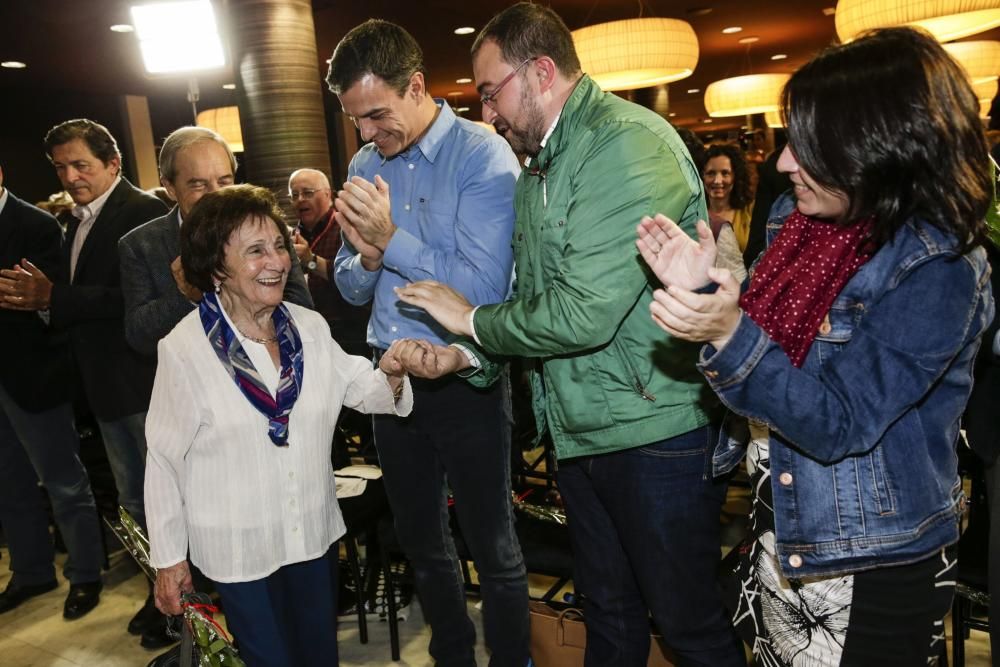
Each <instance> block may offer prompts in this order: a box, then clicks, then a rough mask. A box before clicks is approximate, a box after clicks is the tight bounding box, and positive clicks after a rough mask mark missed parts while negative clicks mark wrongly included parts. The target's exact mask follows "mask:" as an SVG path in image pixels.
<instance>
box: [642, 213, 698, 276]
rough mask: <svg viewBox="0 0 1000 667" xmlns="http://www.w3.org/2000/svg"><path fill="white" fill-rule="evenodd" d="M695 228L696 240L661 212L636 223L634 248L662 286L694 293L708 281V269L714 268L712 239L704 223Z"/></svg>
mask: <svg viewBox="0 0 1000 667" xmlns="http://www.w3.org/2000/svg"><path fill="white" fill-rule="evenodd" d="M696 229H697V232H698V240H697V241H695V240H694V239H692V238H691V237H690V236H688V235H687V234H686V233H685V232H684V230H682V229H681V228H680V227H679V226H678V225H677V223H675V222H674V221H673V220H671V219H670V218H668V217H666V216H665V215H663V214H661V213H657V214H656V217H653V218H650V217H649V216H646V217H644V218H643V219H642V221H641V222H640V223H639V227H638V229H637V231H638V234H639V238H638V239H637V240H636V242H635V245H636V247H637V248H639V254H641V255H642V258H643V259H644V260H645V261H646V264H648V265H649V268H650V269H652V270H653V273H654V274H655V275H656V277H657V278H658V279H659V281H660V282H661V283H663V284H664V285H665V286H668V287H669V286H671V285H676V286H678V287H682V288H684V289H686V290H697V289H701V288H703V287H705V286H706V285H708V284H709V283H710V282H711V280H710V278H709V276H708V270H709V269H710V268H712V267H713V266H715V257H716V254H717V252H716V247H715V239H714V238H713V237H712V230H711V229H710V228H709V226H708V225H707V224H706V223H705V221H704V220H699V221H698V225H697V227H696Z"/></svg>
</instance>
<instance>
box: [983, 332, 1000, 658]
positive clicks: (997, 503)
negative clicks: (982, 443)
mask: <svg viewBox="0 0 1000 667" xmlns="http://www.w3.org/2000/svg"><path fill="white" fill-rule="evenodd" d="M984 344H985V343H984ZM985 476H986V497H987V502H988V503H989V514H990V537H989V563H988V564H987V567H986V576H987V586H988V589H989V593H990V599H991V600H1000V459H994V460H993V462H992V463H990V464H988V465H986V466H985ZM998 604H1000V603H998ZM990 654H991V655H992V664H993V667H1000V615H996V619H995V620H994V621H993V622H991V623H990Z"/></svg>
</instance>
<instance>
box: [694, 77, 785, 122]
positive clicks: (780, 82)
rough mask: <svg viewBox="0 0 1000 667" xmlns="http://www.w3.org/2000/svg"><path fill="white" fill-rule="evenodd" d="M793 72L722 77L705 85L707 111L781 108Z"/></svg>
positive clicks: (725, 112)
mask: <svg viewBox="0 0 1000 667" xmlns="http://www.w3.org/2000/svg"><path fill="white" fill-rule="evenodd" d="M789 78H791V75H790V74H748V75H747V76H736V77H733V78H731V79H722V80H721V81H716V82H714V83H710V84H708V88H706V89H705V111H707V112H708V115H709V116H712V117H713V118H716V117H719V116H745V115H747V114H753V113H766V112H768V111H777V110H778V109H779V108H780V106H781V89H782V88H784V87H785V84H786V83H788V79H789Z"/></svg>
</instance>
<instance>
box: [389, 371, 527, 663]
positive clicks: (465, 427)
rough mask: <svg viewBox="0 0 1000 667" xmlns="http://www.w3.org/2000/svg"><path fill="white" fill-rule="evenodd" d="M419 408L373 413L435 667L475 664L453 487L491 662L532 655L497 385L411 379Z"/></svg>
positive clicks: (506, 430) (522, 660) (507, 444)
mask: <svg viewBox="0 0 1000 667" xmlns="http://www.w3.org/2000/svg"><path fill="white" fill-rule="evenodd" d="M413 405H414V407H413V413H412V414H411V415H410V416H409V417H406V418H399V417H395V416H390V415H376V416H375V420H374V427H375V445H376V448H377V449H378V453H379V462H380V464H381V466H382V472H383V475H384V479H385V487H386V491H387V492H388V495H389V503H390V505H391V507H392V511H393V515H394V516H395V527H396V535H397V537H398V539H399V542H400V545H401V546H402V547H403V551H405V552H406V555H407V557H408V558H409V559H410V561H411V562H412V564H413V570H414V575H415V583H416V589H417V594H418V595H419V596H420V605H421V607H422V608H423V611H424V618H425V619H426V620H427V621H428V623H429V624H430V626H431V643H430V654H431V656H432V657H433V658H434V660H435V661H436V664H437V665H438V667H457V666H463V667H465V666H468V665H475V664H476V662H475V654H474V648H473V647H474V645H475V639H476V636H475V629H474V627H473V624H472V621H471V620H470V619H469V616H468V614H467V613H466V608H465V590H464V586H463V582H462V575H461V570H460V568H459V563H458V557H457V555H456V552H455V545H454V542H453V540H452V537H451V531H450V529H449V524H448V503H447V496H448V487H450V488H451V491H452V493H453V494H454V497H455V512H456V515H457V517H458V524H459V527H460V528H461V531H462V536H463V538H464V539H465V543H466V544H467V545H468V547H469V551H470V552H471V553H472V558H473V561H474V562H475V565H476V571H477V572H478V573H479V583H480V588H481V592H482V597H483V631H484V633H485V634H486V645H487V646H488V647H489V649H490V651H491V654H492V657H491V659H490V665H493V666H494V667H508V666H509V667H524V666H525V665H526V664H527V663H528V583H527V579H526V574H525V568H524V559H523V558H522V556H521V547H520V545H519V544H518V541H517V535H516V534H515V532H514V518H513V508H512V503H511V488H510V437H509V433H510V429H509V424H508V422H507V419H508V418H507V412H506V411H505V410H504V403H503V395H502V391H501V387H500V386H495V387H494V388H493V389H491V390H489V391H485V392H484V391H479V390H476V389H474V388H472V387H471V386H470V385H468V384H466V383H465V381H463V380H461V379H458V378H447V379H444V380H435V381H427V380H419V379H418V380H414V381H413Z"/></svg>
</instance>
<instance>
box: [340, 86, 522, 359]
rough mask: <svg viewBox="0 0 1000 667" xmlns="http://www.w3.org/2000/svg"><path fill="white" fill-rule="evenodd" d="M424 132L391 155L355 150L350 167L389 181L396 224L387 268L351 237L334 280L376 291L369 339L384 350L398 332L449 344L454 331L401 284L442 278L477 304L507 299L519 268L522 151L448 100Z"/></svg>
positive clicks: (362, 299) (367, 296)
mask: <svg viewBox="0 0 1000 667" xmlns="http://www.w3.org/2000/svg"><path fill="white" fill-rule="evenodd" d="M438 104H440V106H441V112H440V113H439V114H438V115H437V118H436V119H435V120H434V122H433V123H432V124H431V126H430V128H428V130H427V132H426V133H425V134H424V136H423V137H422V138H421V139H420V140H419V141H418V142H417V143H416V144H414V145H412V146H410V148H408V149H407V150H406V151H404V152H402V153H400V154H398V155H395V156H393V157H391V158H389V159H386V158H384V157H383V156H382V155H381V154H380V153H379V152H378V150H377V148H376V147H375V144H374V143H369V144H367V145H365V146H364V147H363V148H362V149H361V150H359V151H358V153H357V155H355V156H354V159H353V160H351V165H350V167H349V168H348V176H349V177H350V176H361V177H362V178H364V179H366V180H368V181H371V182H374V181H375V175H376V174H377V175H379V176H381V177H382V178H383V179H384V180H385V181H386V182H387V183H388V184H389V200H390V211H391V214H392V221H393V223H394V224H395V225H396V227H397V229H396V232H395V234H393V236H392V239H391V240H390V241H389V244H388V245H387V246H386V249H385V255H384V257H383V259H382V262H383V263H382V268H380V269H379V270H377V271H366V270H365V268H364V267H363V266H362V265H361V256H360V255H359V254H358V253H357V251H356V250H355V249H354V248H353V247H351V246H350V244H349V243H348V242H347V240H346V239H345V241H344V244H343V245H342V246H341V248H340V251H339V252H338V253H337V257H336V259H335V261H334V281H335V282H336V284H337V287H338V288H339V289H340V292H341V294H343V296H344V299H345V300H347V301H348V302H349V303H352V304H355V305H363V304H365V303H368V302H369V301H371V300H372V299H373V298H374V299H375V303H374V306H373V308H372V316H371V319H370V320H369V322H368V343H369V344H370V345H372V346H373V347H377V348H381V349H386V348H388V347H389V345H390V344H391V343H392V341H394V340H396V339H397V338H421V339H426V340H430V341H432V342H434V343H438V344H440V343H444V342H445V341H446V339H447V337H449V334H448V332H447V331H446V330H445V329H444V328H443V327H441V326H440V325H438V324H437V323H436V322H435V321H434V319H433V318H432V317H430V316H429V315H428V314H427V313H426V312H424V311H423V309H420V308H415V307H413V306H408V305H406V304H404V303H403V302H401V301H399V300H398V299H397V298H396V294H395V293H394V292H393V291H392V290H393V288H394V287H402V286H403V285H406V284H407V283H410V282H415V281H417V280H428V279H432V280H437V281H438V282H441V283H445V284H446V285H450V286H451V287H453V288H454V289H456V290H458V291H459V292H461V293H462V294H463V295H465V298H466V299H468V300H469V302H470V303H472V304H473V305H482V304H490V303H500V302H501V301H503V300H504V299H505V298H506V296H507V291H508V288H509V286H510V280H511V269H512V268H513V263H514V259H513V250H512V248H511V237H512V235H513V230H514V183H515V182H516V181H517V176H518V174H519V173H520V168H519V166H518V164H517V159H516V158H515V157H514V153H513V152H512V151H511V149H510V146H508V144H507V142H506V141H504V140H503V139H502V138H501V137H499V136H497V135H496V134H493V133H491V132H489V131H488V130H486V129H484V128H482V127H479V126H478V125H476V124H475V123H473V122H471V121H468V120H465V119H464V118H458V117H456V116H455V114H454V112H453V111H452V110H451V108H450V107H449V106H448V104H447V103H446V102H444V101H439V102H438Z"/></svg>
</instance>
